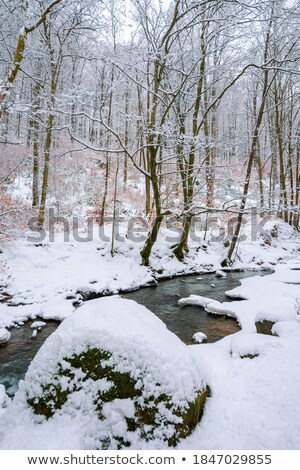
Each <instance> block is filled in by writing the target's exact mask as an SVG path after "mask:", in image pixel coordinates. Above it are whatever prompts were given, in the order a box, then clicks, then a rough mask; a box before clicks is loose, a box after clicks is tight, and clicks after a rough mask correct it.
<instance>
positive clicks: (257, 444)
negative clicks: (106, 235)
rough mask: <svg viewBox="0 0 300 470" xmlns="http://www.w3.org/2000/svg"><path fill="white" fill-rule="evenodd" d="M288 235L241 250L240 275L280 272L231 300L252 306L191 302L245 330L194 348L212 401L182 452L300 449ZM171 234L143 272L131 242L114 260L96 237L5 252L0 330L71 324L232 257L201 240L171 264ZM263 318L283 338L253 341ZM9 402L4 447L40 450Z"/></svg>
mask: <svg viewBox="0 0 300 470" xmlns="http://www.w3.org/2000/svg"><path fill="white" fill-rule="evenodd" d="M281 233H282V234H283V236H278V238H276V239H272V241H271V244H268V243H264V241H263V240H258V241H249V240H248V241H247V240H246V241H245V242H243V243H241V244H240V245H239V251H238V257H237V259H236V263H235V267H239V268H250V269H266V268H270V267H271V268H272V269H273V270H274V273H273V274H271V275H269V276H265V277H263V278H262V277H252V278H248V279H245V280H243V281H242V284H241V286H239V287H237V288H235V289H233V290H232V291H231V292H228V294H229V295H230V296H231V297H232V298H238V299H244V300H236V301H233V302H230V303H229V302H228V303H227V302H223V303H220V302H215V301H212V300H211V299H207V298H204V297H202V298H199V299H198V301H197V298H196V297H197V296H194V298H193V299H191V302H193V303H194V304H197V302H198V304H199V305H200V304H201V305H203V306H204V307H205V308H206V309H207V310H208V311H210V312H213V313H216V314H218V313H220V314H224V313H225V314H229V315H231V316H234V317H235V318H237V319H238V321H239V323H240V325H241V327H242V330H241V332H239V333H236V334H235V335H231V336H228V337H226V338H224V339H223V340H221V341H219V342H217V343H214V344H198V345H193V346H188V349H189V351H190V354H191V355H192V357H193V361H194V364H195V365H196V367H200V368H201V370H203V368H205V375H206V377H207V382H208V384H209V385H210V387H211V391H212V396H211V397H210V398H208V400H207V404H206V407H205V412H204V416H203V419H202V421H201V423H200V425H199V426H198V427H197V428H196V429H195V431H194V432H193V433H192V435H191V436H189V437H188V438H186V439H184V440H182V441H181V442H180V444H179V446H178V447H179V448H181V449H205V448H207V449H210V448H218V449H239V448H241V449H242V448H245V449H250V448H257V449H268V448H269V449H284V448H286V449H299V448H300V445H299V442H300V374H299V372H298V369H299V357H300V322H299V313H300V308H299V298H300V287H299V286H300V251H299V248H300V245H299V239H297V238H296V237H293V236H292V234H291V232H289V229H288V228H285V227H284V226H283V225H282V229H281ZM165 235H166V233H165V232H162V234H161V237H160V239H159V242H158V243H157V244H156V246H155V249H154V251H153V255H152V257H151V266H150V267H149V268H145V267H142V266H140V257H139V249H140V245H139V244H138V243H133V242H130V241H128V240H126V241H125V242H117V243H116V248H117V250H116V253H115V256H114V257H111V256H110V245H109V243H107V242H102V241H100V240H99V239H97V238H95V239H94V241H91V242H87V243H79V242H76V241H74V240H71V241H69V242H63V241H62V235H61V236H57V237H56V238H57V240H56V241H55V242H47V243H46V242H44V243H43V245H42V246H34V245H33V244H30V243H28V242H25V241H19V242H15V243H10V244H6V245H3V246H2V247H1V249H2V251H3V253H2V254H1V255H0V256H1V258H0V259H1V261H2V262H3V270H2V279H0V286H3V287H2V294H3V295H4V296H8V295H9V296H10V297H8V298H9V300H8V302H7V303H1V304H0V328H8V327H11V326H13V325H15V324H17V323H19V322H22V321H25V320H26V319H28V318H31V319H35V318H37V317H40V318H43V319H50V318H54V319H59V320H63V319H64V318H66V317H68V316H69V315H70V314H71V313H72V312H73V311H74V309H75V307H74V305H73V304H74V302H77V303H80V302H82V301H83V300H85V298H88V297H92V296H93V295H94V296H96V295H99V294H108V293H110V294H111V293H117V292H119V291H122V290H130V289H136V288H138V287H140V286H143V285H147V284H151V283H153V282H155V280H156V279H159V278H162V277H168V276H174V275H180V274H184V273H192V272H194V273H195V272H199V273H200V272H205V271H213V270H214V271H216V270H219V271H220V262H221V260H222V259H223V257H224V254H225V249H224V247H223V246H221V245H220V244H217V243H207V242H203V244H202V247H200V249H199V243H194V244H192V247H191V250H190V253H189V255H188V256H187V258H186V260H185V262H184V263H180V262H179V261H178V260H177V259H176V258H174V256H172V253H171V251H170V248H169V245H168V243H167V242H165ZM217 275H220V273H217ZM99 301H101V299H100V300H96V301H95V302H99ZM187 302H188V300H184V301H182V303H187ZM88 304H89V302H87V303H86V305H88ZM90 304H91V303H90ZM71 319H72V316H71V317H70V320H71ZM263 319H266V320H270V321H272V322H275V323H276V324H275V326H274V327H273V331H274V333H276V335H277V336H274V337H272V336H265V335H258V334H257V333H255V321H257V320H263ZM3 334H4V333H3ZM247 356H248V357H247ZM1 396H2V398H1V400H2V403H3V406H4V403H5V408H3V409H2V411H1V412H2V418H1V422H6V423H7V422H9V421H10V417H13V416H14V420H12V422H14V426H13V428H12V430H11V431H8V430H7V429H6V428H3V427H2V434H1V432H0V436H1V437H0V448H15V447H19V448H22V446H23V447H24V448H25V447H27V448H28V446H30V445H32V443H28V432H29V433H30V429H29V431H28V426H29V424H28V423H29V421H28V422H27V425H26V426H25V425H23V423H22V421H21V419H20V420H19V421H18V417H17V414H16V413H15V412H13V410H14V409H15V408H14V407H16V405H13V404H12V405H10V404H9V400H6V399H5V397H4V395H3V390H2V395H1ZM13 403H14V402H13ZM0 408H1V403H0ZM3 410H4V411H3ZM4 418H5V419H4ZM1 422H0V429H1ZM69 425H70V426H71V422H70V423H69ZM32 426H33V424H32ZM47 426H48V429H49V432H51V433H52V434H51V436H55V429H56V423H55V420H54V421H53V420H51V419H50V420H49V423H48V425H47ZM6 427H7V425H6ZM29 428H30V426H29ZM59 435H60V434H57V440H56V439H55V437H54V438H53V439H52V438H51V440H49V441H47V439H46V436H45V439H44V440H42V441H39V442H37V443H36V447H39V448H43V447H45V446H47V445H48V446H49V447H51V448H62V446H64V444H63V442H60V441H59ZM47 442H48V444H47ZM75 445H77V446H78V445H80V444H79V443H78V442H76V444H74V446H75Z"/></svg>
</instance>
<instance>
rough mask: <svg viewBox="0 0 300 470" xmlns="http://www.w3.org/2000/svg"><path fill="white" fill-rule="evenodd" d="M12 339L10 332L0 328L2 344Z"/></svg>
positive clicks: (0, 341)
mask: <svg viewBox="0 0 300 470" xmlns="http://www.w3.org/2000/svg"><path fill="white" fill-rule="evenodd" d="M9 338H10V332H9V331H8V330H6V328H0V344H4V343H6V342H7V341H8V340H9Z"/></svg>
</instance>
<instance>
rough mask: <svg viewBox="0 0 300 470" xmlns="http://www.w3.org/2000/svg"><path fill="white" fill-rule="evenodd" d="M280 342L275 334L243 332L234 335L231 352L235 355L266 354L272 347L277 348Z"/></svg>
mask: <svg viewBox="0 0 300 470" xmlns="http://www.w3.org/2000/svg"><path fill="white" fill-rule="evenodd" d="M278 344H279V339H278V338H276V337H275V336H269V335H258V334H256V333H242V334H239V335H234V336H233V338H232V341H231V354H232V356H233V357H235V356H239V357H244V356H248V355H250V356H258V355H261V354H265V353H266V352H268V351H269V350H270V349H272V348H277V347H278Z"/></svg>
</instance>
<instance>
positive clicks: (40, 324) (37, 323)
mask: <svg viewBox="0 0 300 470" xmlns="http://www.w3.org/2000/svg"><path fill="white" fill-rule="evenodd" d="M46 325H47V323H46V322H44V321H35V322H33V323H32V325H31V326H30V328H43V327H44V326H46Z"/></svg>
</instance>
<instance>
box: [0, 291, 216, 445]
mask: <svg viewBox="0 0 300 470" xmlns="http://www.w3.org/2000/svg"><path fill="white" fill-rule="evenodd" d="M203 362H204V361H203ZM204 367H205V366H201V365H199V363H197V364H195V362H194V361H193V359H192V356H191V355H190V349H189V347H188V346H186V345H184V344H183V343H182V342H181V341H180V340H179V339H178V338H177V337H176V336H175V335H174V334H173V333H171V332H170V331H169V330H168V329H167V328H166V326H165V325H164V323H162V322H161V320H159V319H158V318H157V317H156V316H155V315H154V314H153V313H152V312H150V311H149V310H147V309H146V308H145V307H143V306H141V305H139V304H137V303H136V302H133V301H131V300H124V299H121V298H120V297H117V296H114V297H108V298H102V299H96V300H92V301H89V302H87V303H86V304H85V305H83V306H82V307H80V308H78V309H77V311H76V312H75V313H73V314H72V315H71V316H70V317H68V318H67V319H66V320H65V321H64V322H63V323H62V324H61V325H60V326H59V327H58V329H57V330H56V331H55V333H53V334H52V335H51V336H50V337H49V338H48V339H47V340H46V342H45V343H44V345H43V346H42V348H41V349H40V350H39V352H38V353H37V355H36V357H35V358H34V360H33V362H32V363H31V365H30V367H29V369H28V372H27V374H26V377H25V382H23V383H22V385H21V387H20V390H19V391H18V393H17V394H16V396H15V399H14V400H13V402H12V405H11V407H10V410H9V411H10V412H9V422H8V423H5V422H4V423H3V425H2V431H3V429H5V442H6V443H7V442H13V439H12V435H11V436H10V437H9V432H11V433H12V434H15V432H16V428H18V427H20V426H21V427H23V428H24V426H25V427H26V429H27V433H26V435H27V434H30V436H31V441H32V440H33V441H34V439H35V437H36V436H38V437H37V442H38V443H35V445H36V446H38V447H39V448H45V446H46V447H47V448H66V437H65V436H68V438H69V439H71V441H69V444H68V446H69V447H68V448H70V445H71V448H77V449H87V448H92V449H98V448H100V449H101V448H102V449H103V448H109V449H117V448H122V447H126V446H130V447H133V448H145V446H147V445H148V446H150V447H152V448H157V447H158V448H166V447H167V446H169V445H174V444H175V443H176V442H177V441H178V440H179V439H180V438H182V437H185V436H187V435H188V434H189V433H190V432H191V431H192V429H193V428H194V427H195V426H196V424H197V422H198V419H199V417H200V416H201V415H202V409H203V406H204V402H205V399H206V396H207V393H208V389H207V387H206V380H205V375H206V374H205V369H204ZM54 428H55V434H54V432H53V429H54ZM9 429H10V431H9ZM21 435H22V436H23V437H22V438H21V439H20V438H19V439H18V446H20V448H26V446H27V445H28V444H27V443H26V439H27V437H26V436H24V435H23V434H22V433H21ZM70 436H72V437H70ZM0 441H1V425H0ZM147 442H149V444H147ZM2 445H4V447H5V443H4V444H2Z"/></svg>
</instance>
